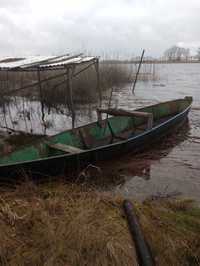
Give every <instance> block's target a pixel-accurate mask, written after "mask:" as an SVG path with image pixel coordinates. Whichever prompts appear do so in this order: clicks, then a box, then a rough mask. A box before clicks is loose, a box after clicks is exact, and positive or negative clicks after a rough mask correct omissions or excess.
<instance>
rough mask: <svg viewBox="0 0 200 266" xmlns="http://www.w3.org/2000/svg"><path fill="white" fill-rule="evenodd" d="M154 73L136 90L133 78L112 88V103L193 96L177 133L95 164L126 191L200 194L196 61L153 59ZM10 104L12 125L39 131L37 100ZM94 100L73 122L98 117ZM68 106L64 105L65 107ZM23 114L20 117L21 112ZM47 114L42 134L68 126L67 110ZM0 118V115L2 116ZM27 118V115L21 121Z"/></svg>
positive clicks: (199, 67)
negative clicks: (157, 61)
mask: <svg viewBox="0 0 200 266" xmlns="http://www.w3.org/2000/svg"><path fill="white" fill-rule="evenodd" d="M156 74H157V77H158V79H157V80H154V81H148V82H147V81H138V82H137V84H136V88H135V94H134V95H133V94H132V90H131V84H127V85H126V86H124V87H123V88H118V89H117V88H116V89H115V90H114V92H113V97H112V107H114V106H118V107H119V108H125V109H135V108H138V107H143V106H146V105H150V104H154V103H157V102H161V101H166V100H171V99H176V98H183V97H184V96H186V95H189V96H193V99H194V102H193V106H192V109H191V112H190V114H189V121H188V123H187V124H186V125H185V126H184V128H183V129H182V130H181V131H179V133H177V132H176V133H174V134H173V135H172V136H170V137H167V138H166V139H164V140H163V142H161V143H159V144H157V145H155V144H154V145H153V146H152V147H151V148H150V149H149V150H147V151H146V152H143V153H140V154H137V155H133V154H128V155H126V156H123V157H121V158H118V159H114V160H113V161H108V162H104V163H103V164H99V166H100V167H101V169H102V172H103V175H104V176H105V177H106V183H108V184H109V186H108V187H109V189H112V190H117V191H118V192H120V193H122V194H123V195H126V196H127V197H129V196H130V197H134V198H136V199H141V200H142V199H144V198H146V197H148V196H151V195H159V194H165V195H166V194H170V193H174V192H175V193H181V194H182V195H183V196H185V197H192V198H195V199H197V200H199V199H200V197H199V195H200V156H199V155H200V64H164V65H156ZM108 98H109V92H107V95H104V102H103V104H104V106H107V103H108ZM17 101H19V102H18V103H17V104H13V106H11V109H10V114H9V113H8V114H7V116H8V117H7V122H8V125H9V126H10V127H12V126H13V124H12V123H11V122H9V116H10V115H11V116H12V119H13V120H16V121H17V122H18V123H16V124H15V128H16V129H21V130H28V131H30V130H32V132H33V133H43V126H41V114H40V104H39V103H38V102H29V103H23V102H22V100H21V99H17ZM23 104H24V105H25V110H27V111H29V110H30V108H32V114H31V115H32V117H31V118H32V119H23V118H24V116H22V114H21V113H20V110H17V106H18V107H19V105H23ZM95 107H96V106H95V105H94V106H93V105H91V106H89V107H88V106H87V107H86V106H81V105H80V106H79V108H78V112H77V124H76V125H77V126H78V125H83V124H86V123H88V122H91V121H94V120H95V119H96V113H95V110H94V108H95ZM66 112H67V110H66ZM20 115H21V117H20ZM45 117H46V119H47V120H48V121H49V123H50V124H51V125H52V126H51V127H48V128H47V129H46V132H45V133H46V134H48V135H52V134H55V133H57V132H60V131H62V130H65V129H68V128H70V127H71V118H70V117H69V114H65V115H64V114H58V113H55V112H51V113H50V114H46V116H45ZM0 119H2V120H3V119H4V117H0ZM25 120H26V121H25Z"/></svg>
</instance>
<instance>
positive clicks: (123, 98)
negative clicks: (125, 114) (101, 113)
mask: <svg viewBox="0 0 200 266" xmlns="http://www.w3.org/2000/svg"><path fill="white" fill-rule="evenodd" d="M156 68H157V75H158V77H159V79H158V80H156V81H148V82H142V81H140V82H138V83H137V85H136V89H135V94H134V95H132V93H131V89H130V85H127V86H126V87H125V88H124V89H123V90H120V91H115V93H114V98H117V99H118V106H119V107H122V108H129V109H133V108H135V107H142V106H145V105H149V104H153V103H157V102H160V101H166V100H170V99H175V98H183V97H184V96H186V95H188V96H193V99H194V102H193V105H192V109H191V112H190V114H189V121H188V123H187V124H186V125H185V126H184V128H183V129H182V130H181V131H179V132H178V133H174V134H173V135H172V136H170V137H168V138H166V139H164V141H163V142H161V143H159V144H157V145H155V144H154V145H152V147H151V148H150V149H149V150H148V151H146V152H143V153H140V154H137V155H133V154H129V155H127V156H124V157H123V158H120V159H116V160H115V161H114V162H107V163H106V164H104V165H102V168H103V171H105V172H106V171H109V170H110V167H112V168H113V165H114V166H115V172H116V174H118V175H119V176H121V177H122V180H123V182H122V183H121V184H120V185H118V186H117V187H116V188H115V189H117V190H118V191H119V192H121V193H123V194H124V195H126V196H127V197H134V198H137V199H141V200H142V199H144V198H146V197H149V196H151V195H160V194H162V195H168V194H174V193H177V194H182V195H183V196H185V197H191V198H194V199H196V200H200V197H199V195H200V156H199V155H200V64H166V65H157V66H156ZM115 100H116V99H115Z"/></svg>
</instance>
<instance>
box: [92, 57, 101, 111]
mask: <svg viewBox="0 0 200 266" xmlns="http://www.w3.org/2000/svg"><path fill="white" fill-rule="evenodd" d="M94 66H95V70H96V73H97V87H96V88H97V91H98V93H99V101H100V103H99V106H100V107H101V105H102V92H101V86H100V75H99V59H98V58H97V59H96V60H95V63H94Z"/></svg>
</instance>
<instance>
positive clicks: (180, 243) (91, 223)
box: [0, 182, 200, 266]
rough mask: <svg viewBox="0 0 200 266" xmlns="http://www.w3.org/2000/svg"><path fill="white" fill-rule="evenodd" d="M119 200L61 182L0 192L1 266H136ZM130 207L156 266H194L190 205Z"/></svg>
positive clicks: (196, 236) (196, 226)
mask: <svg viewBox="0 0 200 266" xmlns="http://www.w3.org/2000/svg"><path fill="white" fill-rule="evenodd" d="M122 201H123V198H122V197H121V196H113V195H110V194H105V193H100V192H97V191H95V190H93V189H88V188H86V186H84V185H82V186H80V185H71V184H64V183H61V182H60V183H49V184H45V185H40V186H35V185H33V184H32V183H30V182H27V183H24V184H23V185H19V186H17V187H16V188H15V189H9V190H8V189H5V188H1V198H0V234H1V238H0V260H1V265H65V266H66V265H68V266H74V265H88V266H89V265H105V266H106V265H120V266H123V265H127V266H128V265H137V264H136V262H137V260H136V253H135V249H134V245H133V243H132V240H131V237H130V233H129V230H128V227H127V222H126V219H125V217H124V213H123V210H122ZM134 205H135V208H136V211H137V214H138V217H139V221H140V224H141V227H142V230H143V232H144V235H145V238H146V240H147V242H148V244H149V246H150V248H151V251H152V254H153V256H154V259H155V261H156V265H199V264H198V263H199V259H200V248H199V247H200V209H199V208H198V207H196V206H195V205H194V204H193V202H191V201H189V200H172V199H165V200H164V199H162V200H161V199H160V200H158V199H157V200H152V199H151V200H150V199H149V200H146V201H145V202H143V203H136V202H134Z"/></svg>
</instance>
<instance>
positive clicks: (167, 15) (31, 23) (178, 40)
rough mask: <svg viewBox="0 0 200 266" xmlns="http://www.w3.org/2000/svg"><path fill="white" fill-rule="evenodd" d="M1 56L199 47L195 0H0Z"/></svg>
mask: <svg viewBox="0 0 200 266" xmlns="http://www.w3.org/2000/svg"><path fill="white" fill-rule="evenodd" d="M0 38H1V40H0V56H1V57H4V56H16V55H19V56H21V55H36V54H39V55H47V54H62V53H66V52H77V51H78V52H79V51H85V50H87V51H89V52H91V53H93V54H95V55H98V54H99V55H103V54H110V55H138V54H140V53H141V51H142V48H145V49H146V51H147V52H146V53H147V54H148V55H152V56H160V55H162V53H163V51H164V50H165V49H167V48H168V47H170V46H172V45H174V44H176V45H181V46H185V47H188V48H191V49H192V51H193V52H195V50H196V48H197V47H198V46H200V0H189V1H188V0H71V1H70V0H0Z"/></svg>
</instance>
